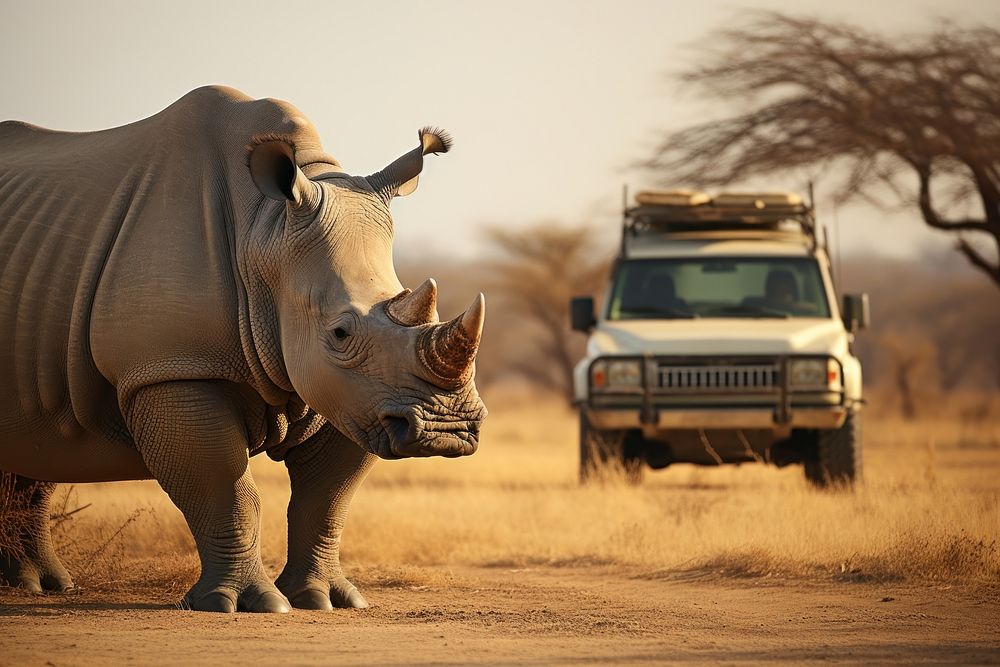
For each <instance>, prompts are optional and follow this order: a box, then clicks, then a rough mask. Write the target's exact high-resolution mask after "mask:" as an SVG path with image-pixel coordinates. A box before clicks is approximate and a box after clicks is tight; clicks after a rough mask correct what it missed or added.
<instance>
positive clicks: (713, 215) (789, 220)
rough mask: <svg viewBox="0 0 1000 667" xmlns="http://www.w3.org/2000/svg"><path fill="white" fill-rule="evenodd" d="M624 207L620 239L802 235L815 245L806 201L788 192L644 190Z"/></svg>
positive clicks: (811, 215)
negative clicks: (713, 194)
mask: <svg viewBox="0 0 1000 667" xmlns="http://www.w3.org/2000/svg"><path fill="white" fill-rule="evenodd" d="M635 202H636V205H635V206H632V207H629V206H628V205H627V198H626V201H625V208H624V212H623V213H624V220H623V226H622V252H623V253H624V252H625V249H626V248H625V244H626V239H627V238H628V237H633V238H634V237H637V236H640V235H643V234H650V233H651V234H658V235H664V234H667V235H681V234H683V235H684V236H687V237H693V236H702V235H710V236H725V235H727V234H731V235H735V236H743V237H745V236H753V237H759V236H761V235H766V236H770V235H781V236H789V235H795V236H803V235H804V236H806V237H807V238H808V240H809V242H810V244H811V245H812V247H813V249H814V250H815V249H816V246H817V245H818V239H817V234H816V219H815V215H814V209H813V206H812V204H811V203H810V204H809V205H806V204H805V202H803V201H802V198H801V197H799V196H798V195H796V194H794V193H781V192H725V193H719V194H717V195H715V196H711V195H709V194H708V193H706V192H701V191H698V190H645V191H642V192H639V193H637V194H636V196H635Z"/></svg>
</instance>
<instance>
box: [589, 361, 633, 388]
mask: <svg viewBox="0 0 1000 667" xmlns="http://www.w3.org/2000/svg"><path fill="white" fill-rule="evenodd" d="M641 385H642V365H641V362H640V361H639V360H638V359H619V360H612V359H601V360H599V361H595V362H594V365H593V366H591V367H590V386H591V387H593V388H594V389H614V388H619V387H639V386H641Z"/></svg>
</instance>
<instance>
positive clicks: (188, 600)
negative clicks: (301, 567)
mask: <svg viewBox="0 0 1000 667" xmlns="http://www.w3.org/2000/svg"><path fill="white" fill-rule="evenodd" d="M198 588H199V586H198V585H197V584H195V586H194V587H193V588H192V589H191V590H190V591H188V593H187V595H185V596H184V599H183V600H181V602H180V605H179V606H180V607H181V608H182V609H190V610H192V611H214V612H221V613H224V614H232V613H233V612H237V611H249V612H260V613H268V614H285V613H288V612H289V611H290V610H291V606H290V605H289V604H288V600H287V599H286V598H285V596H284V595H282V594H281V593H280V592H279V591H278V589H276V588H275V587H274V585H272V584H271V583H270V582H267V583H253V584H250V585H249V586H247V587H246V588H244V589H243V590H242V591H236V590H234V589H232V588H227V587H221V586H220V587H218V588H214V589H212V590H210V591H208V592H207V593H201V592H200V591H198Z"/></svg>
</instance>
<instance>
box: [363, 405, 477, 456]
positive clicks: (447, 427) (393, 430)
mask: <svg viewBox="0 0 1000 667" xmlns="http://www.w3.org/2000/svg"><path fill="white" fill-rule="evenodd" d="M485 412H486V411H485V408H483V409H481V410H479V411H478V412H477V414H473V415H468V416H459V415H449V416H447V417H445V416H441V415H428V414H427V413H426V412H424V411H422V410H420V409H418V408H416V407H414V406H409V407H400V408H395V409H391V410H386V411H385V412H383V413H382V414H380V415H379V424H380V425H381V427H382V431H383V435H384V437H380V438H378V439H377V445H376V451H374V452H373V453H375V454H376V455H378V456H379V457H380V458H383V459H402V458H410V457H425V456H444V457H447V458H456V457H459V456H468V455H469V454H473V453H475V451H476V449H478V448H479V428H480V425H481V424H482V421H483V418H484V417H485V416H486V415H485Z"/></svg>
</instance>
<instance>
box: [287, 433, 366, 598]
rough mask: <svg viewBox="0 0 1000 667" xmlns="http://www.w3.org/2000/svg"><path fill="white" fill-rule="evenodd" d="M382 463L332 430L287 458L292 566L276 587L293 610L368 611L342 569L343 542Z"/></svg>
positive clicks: (314, 437) (315, 438) (320, 435)
mask: <svg viewBox="0 0 1000 667" xmlns="http://www.w3.org/2000/svg"><path fill="white" fill-rule="evenodd" d="M376 458H377V457H376V456H375V455H374V454H370V453H368V452H366V451H363V450H362V449H361V448H360V447H358V446H357V445H356V444H354V443H353V442H351V441H350V440H349V439H348V438H347V437H345V436H344V435H343V434H342V433H340V432H339V431H337V430H336V429H334V428H333V427H332V426H330V425H329V424H327V425H326V426H324V427H323V428H322V429H321V430H320V431H319V432H318V433H317V434H316V435H315V436H313V437H312V438H310V439H309V440H308V441H306V442H304V443H303V444H301V445H299V446H298V447H294V448H293V449H291V450H290V451H289V452H288V454H287V455H286V457H285V465H286V466H287V467H288V476H289V478H290V480H291V484H292V498H291V501H290V502H289V503H288V562H287V563H286V564H285V569H284V570H283V571H282V573H281V575H280V576H279V577H278V580H277V582H276V583H277V585H278V588H280V589H281V591H282V592H283V593H284V594H285V595H287V596H288V599H289V600H290V601H291V603H292V605H293V606H295V607H298V608H300V609H332V608H333V607H348V608H350V607H353V608H364V607H367V606H368V601H367V600H365V598H364V596H363V595H361V593H360V592H359V591H358V589H357V588H355V586H354V584H352V583H351V582H349V581H348V580H347V578H346V577H344V573H343V571H342V570H341V568H340V537H341V534H342V533H343V530H344V524H345V522H346V521H347V510H348V508H349V506H350V504H351V499H352V498H353V497H354V493H355V491H357V489H358V487H359V486H361V483H362V482H363V481H364V480H365V477H367V476H368V472H369V471H370V470H371V468H372V466H373V465H374V464H375V460H376Z"/></svg>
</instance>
